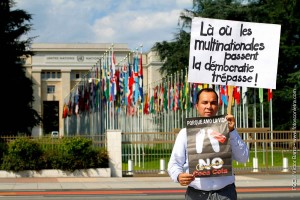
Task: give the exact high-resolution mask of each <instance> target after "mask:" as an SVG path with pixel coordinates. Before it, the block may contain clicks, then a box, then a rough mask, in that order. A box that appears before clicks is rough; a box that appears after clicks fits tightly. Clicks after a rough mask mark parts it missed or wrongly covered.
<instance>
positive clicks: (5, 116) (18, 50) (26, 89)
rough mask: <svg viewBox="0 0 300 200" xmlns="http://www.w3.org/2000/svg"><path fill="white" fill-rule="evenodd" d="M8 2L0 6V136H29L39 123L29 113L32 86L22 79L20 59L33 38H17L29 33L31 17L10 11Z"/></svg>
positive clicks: (13, 3)
mask: <svg viewBox="0 0 300 200" xmlns="http://www.w3.org/2000/svg"><path fill="white" fill-rule="evenodd" d="M14 5H15V2H14V1H12V0H1V2H0V50H1V52H2V53H1V54H0V60H1V62H0V64H1V72H2V73H1V74H2V76H1V79H0V83H1V86H2V88H1V93H2V95H1V98H0V105H1V115H2V120H1V123H0V134H2V135H15V134H19V133H22V134H27V135H29V134H31V129H32V128H33V127H34V126H36V125H39V124H40V123H41V117H40V116H39V114H38V113H37V112H36V111H35V110H34V109H32V102H33V101H34V97H33V88H32V86H33V82H32V80H31V79H30V78H28V77H26V74H25V68H24V66H23V64H24V59H25V58H26V57H28V56H30V55H33V53H32V52H31V51H30V50H29V46H30V44H31V42H32V40H33V38H28V39H27V40H24V41H21V40H20V37H21V36H22V35H23V34H26V33H27V32H28V31H30V29H31V26H32V25H31V24H29V23H28V22H30V20H31V15H30V14H28V13H26V12H25V11H23V10H14V11H11V7H13V6H14Z"/></svg>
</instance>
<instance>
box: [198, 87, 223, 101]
mask: <svg viewBox="0 0 300 200" xmlns="http://www.w3.org/2000/svg"><path fill="white" fill-rule="evenodd" d="M202 92H213V93H215V95H216V97H217V102H219V97H218V94H217V93H216V91H215V90H214V89H213V88H203V89H201V90H200V91H199V92H198V94H197V101H196V102H197V103H198V101H199V97H200V94H201V93H202Z"/></svg>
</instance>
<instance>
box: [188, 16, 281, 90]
mask: <svg viewBox="0 0 300 200" xmlns="http://www.w3.org/2000/svg"><path fill="white" fill-rule="evenodd" d="M280 29H281V26H280V25H277V24H265V23H250V22H241V21H229V20H218V19H208V18H199V17H197V18H194V19H193V20H192V30H191V41H190V56H189V72H188V82H193V83H209V84H217V85H232V86H245V87H255V88H271V89H276V76H277V64H278V52H279V41H280Z"/></svg>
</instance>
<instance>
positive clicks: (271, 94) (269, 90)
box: [268, 89, 273, 102]
mask: <svg viewBox="0 0 300 200" xmlns="http://www.w3.org/2000/svg"><path fill="white" fill-rule="evenodd" d="M272 98H273V92H272V89H268V102H270V101H271V100H272Z"/></svg>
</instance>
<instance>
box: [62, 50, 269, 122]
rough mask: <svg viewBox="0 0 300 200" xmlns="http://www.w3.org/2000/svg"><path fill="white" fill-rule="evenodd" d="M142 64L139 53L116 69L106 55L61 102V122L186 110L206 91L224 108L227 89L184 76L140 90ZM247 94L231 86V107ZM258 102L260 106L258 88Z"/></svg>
mask: <svg viewBox="0 0 300 200" xmlns="http://www.w3.org/2000/svg"><path fill="white" fill-rule="evenodd" d="M142 63H143V62H142V53H136V54H135V55H133V57H132V58H128V60H127V62H126V63H123V64H122V65H121V66H116V63H115V56H114V53H113V51H112V52H111V53H109V54H108V55H107V56H106V57H104V58H103V59H102V60H100V62H99V64H97V65H96V66H95V67H94V68H93V69H92V70H91V71H90V72H89V74H88V75H87V76H86V77H85V78H84V79H83V81H82V82H81V83H80V84H78V85H77V86H76V87H75V88H74V89H73V90H72V92H71V94H70V95H69V97H68V98H67V99H65V103H64V108H63V118H65V117H67V116H71V115H73V114H80V113H83V112H87V111H92V110H95V109H97V108H99V106H112V105H113V107H114V110H115V111H119V110H120V109H121V108H126V113H127V115H135V114H136V113H137V112H143V114H150V113H152V114H153V113H160V112H170V111H177V110H190V109H191V108H193V107H195V105H196V99H197V93H198V91H199V90H201V89H202V88H207V87H211V88H214V89H215V91H216V92H217V94H218V96H219V98H218V99H219V102H218V103H219V105H225V106H227V105H228V86H226V85H209V84H200V83H188V82H187V75H186V73H179V72H178V73H176V74H175V75H173V76H171V77H168V78H164V79H163V80H162V81H161V82H160V83H157V84H156V85H153V84H151V85H148V86H147V87H146V88H144V86H143V66H142ZM247 91H248V88H247V87H239V86H235V87H234V88H233V101H232V104H236V105H239V104H241V103H243V104H245V103H246V102H247ZM271 99H272V90H271V89H268V101H270V100H271ZM259 100H260V102H261V103H262V102H263V89H262V88H260V89H259ZM241 101H242V102H241Z"/></svg>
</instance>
